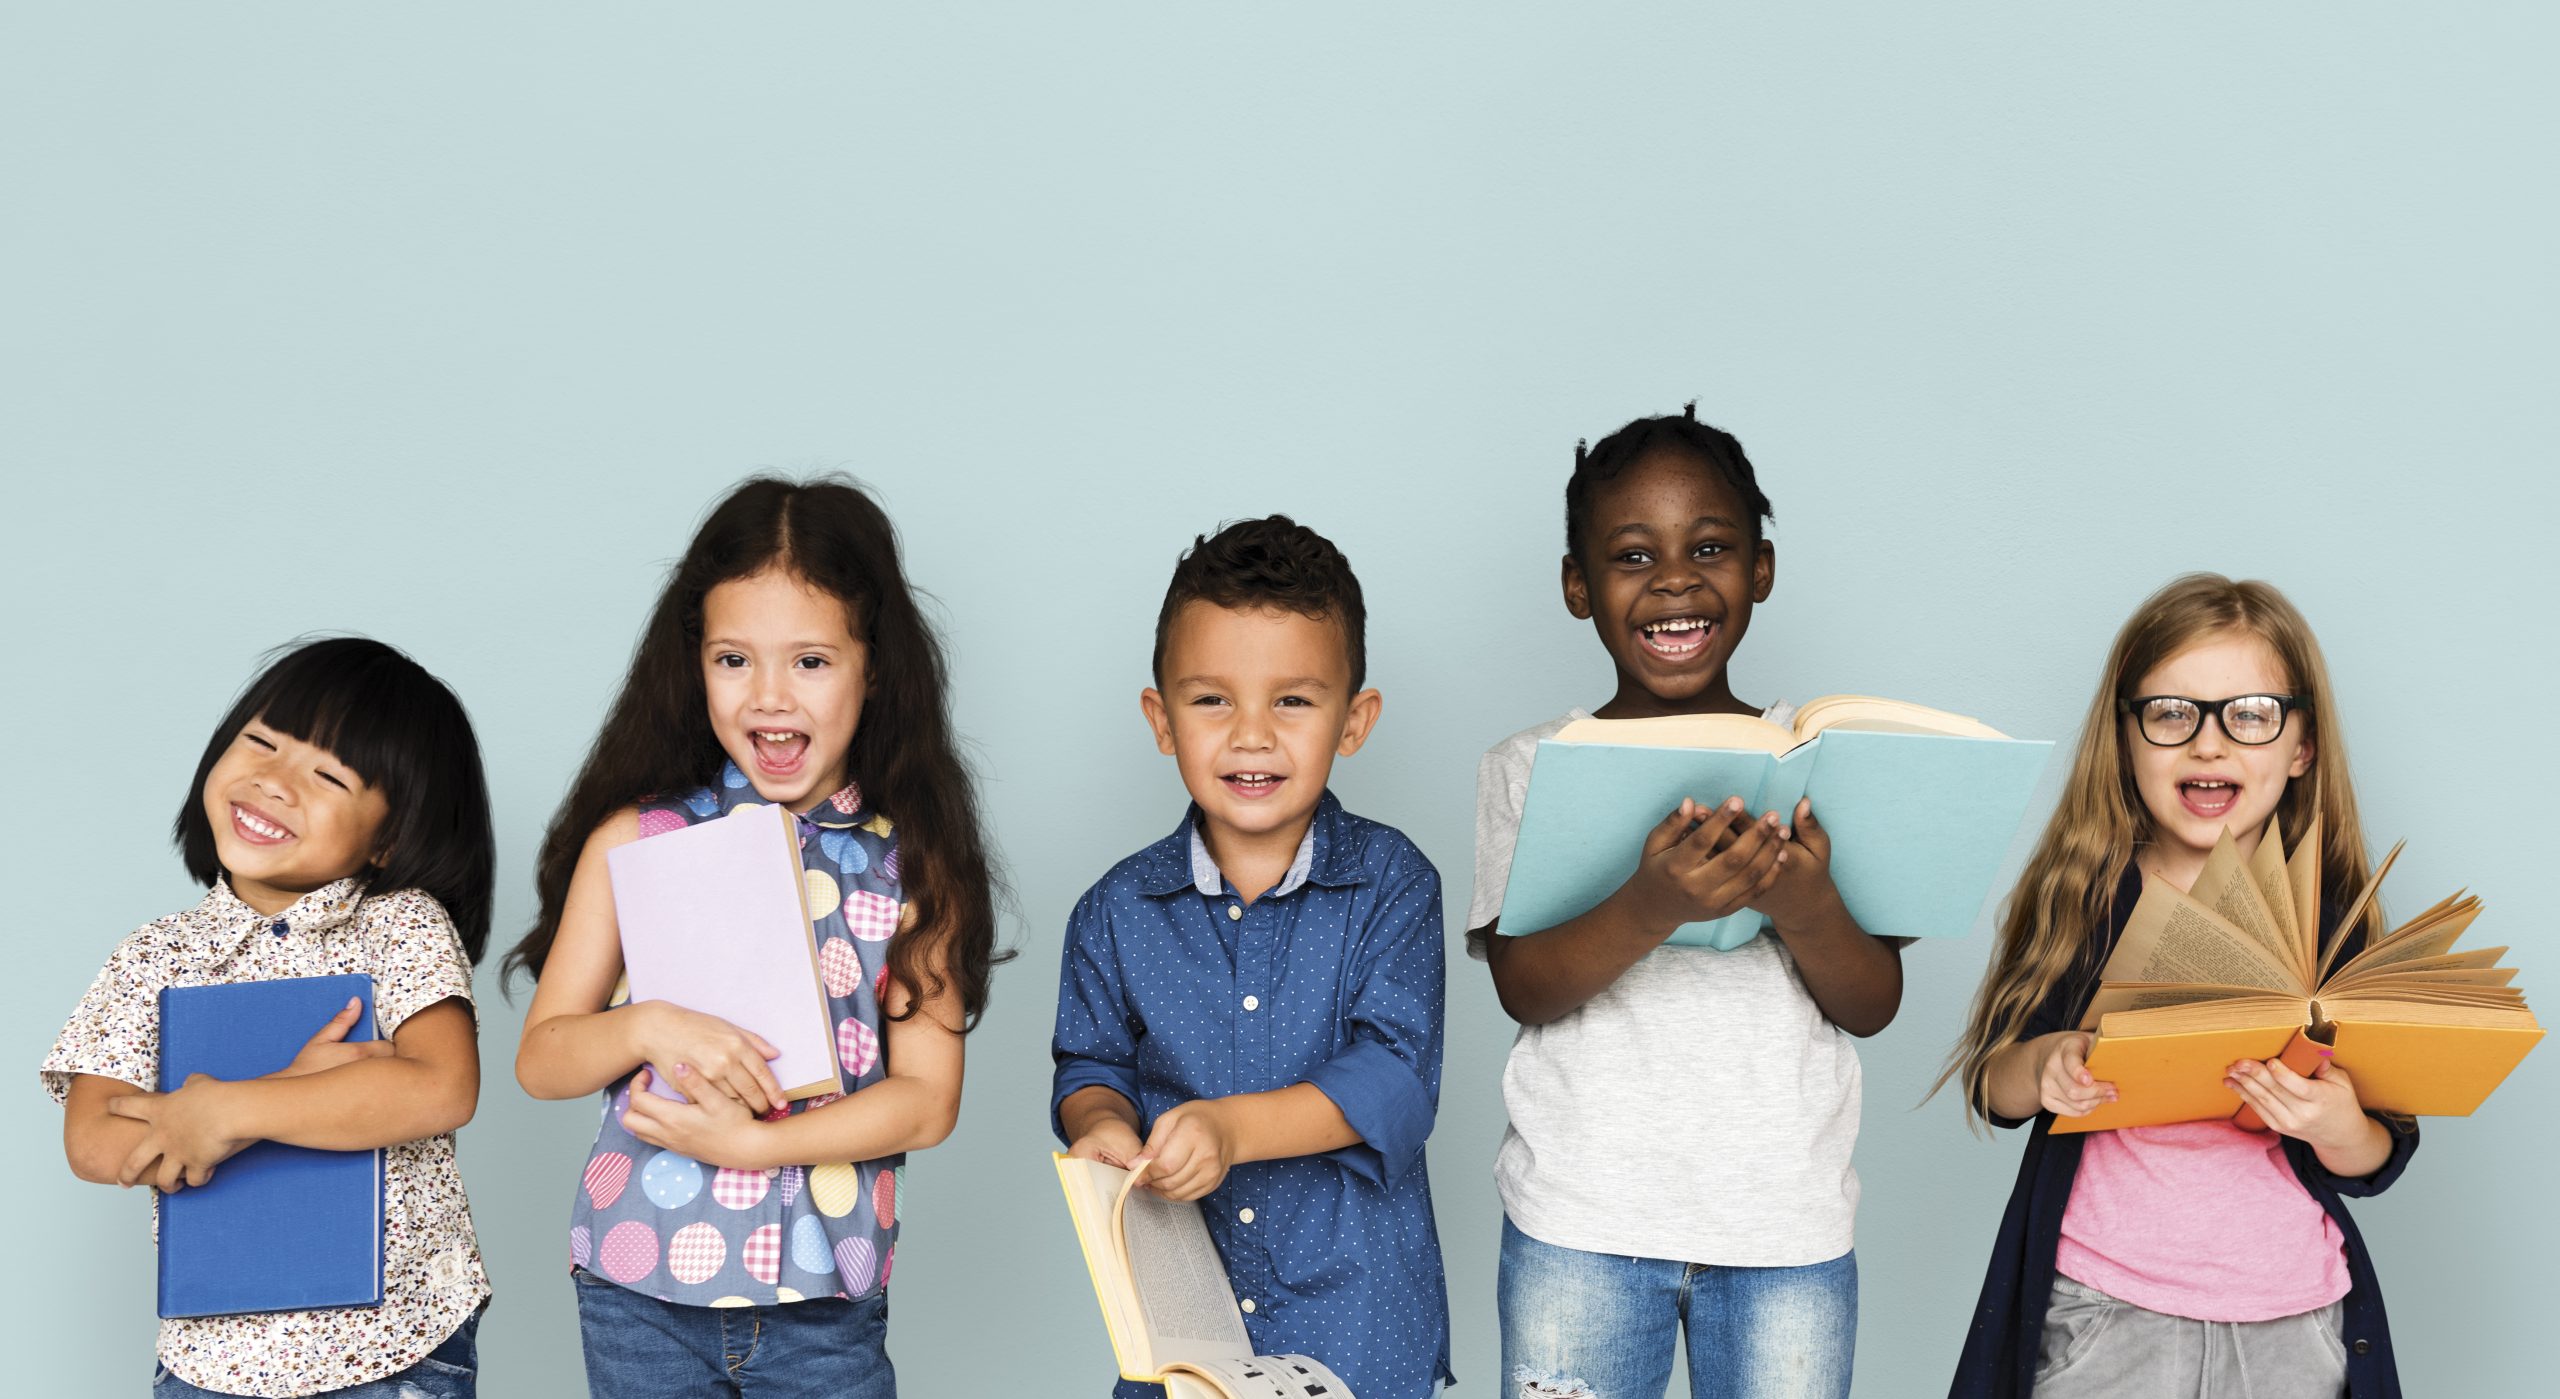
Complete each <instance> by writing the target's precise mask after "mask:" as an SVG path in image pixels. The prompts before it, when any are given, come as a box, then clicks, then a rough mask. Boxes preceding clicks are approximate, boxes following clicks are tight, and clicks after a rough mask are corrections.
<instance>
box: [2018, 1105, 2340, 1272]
mask: <svg viewBox="0 0 2560 1399" xmlns="http://www.w3.org/2000/svg"><path fill="white" fill-rule="evenodd" d="M2053 1262H2054V1267H2055V1268H2056V1269H2057V1270H2059V1271H2060V1272H2061V1273H2062V1275H2063V1276H2064V1277H2067V1278H2070V1279H2072V1280H2073V1281H2075V1282H2080V1283H2085V1284H2087V1285H2088V1286H2090V1287H2094V1288H2096V1289H2098V1290H2099V1291H2100V1292H2104V1293H2106V1294H2107V1295H2108V1296H2110V1297H2116V1298H2121V1299H2122V1300H2124V1301H2127V1302H2131V1303H2133V1304H2134V1305H2135V1306H2137V1307H2142V1308H2145V1309H2147V1310H2150V1311H2155V1312H2163V1313H2166V1314H2168V1315H2170V1316H2183V1317H2189V1318H2192V1319H2194V1320H2197V1321H2271V1320H2274V1319H2275V1318H2277V1317H2280V1316H2293V1315H2295V1314H2296V1313H2299V1312H2307V1311H2311V1310H2314V1309H2315V1308H2319V1307H2325V1306H2327V1305H2329V1304H2330V1303H2331V1302H2334V1301H2337V1300H2338V1299H2339V1298H2341V1297H2344V1296H2346V1295H2347V1286H2348V1281H2349V1279H2348V1277H2347V1255H2346V1250H2345V1248H2344V1246H2343V1241H2342V1240H2341V1239H2340V1237H2339V1234H2338V1224H2337V1221H2336V1220H2333V1219H2331V1218H2330V1217H2329V1212H2328V1211H2327V1210H2324V1209H2322V1208H2320V1202H2319V1201H2317V1200H2314V1199H2312V1198H2311V1192H2310V1191H2308V1190H2305V1189H2303V1188H2302V1181H2301V1180H2300V1179H2299V1178H2297V1177H2296V1176H2295V1175H2294V1173H2293V1167H2292V1166H2291V1165H2289V1164H2287V1163H2286V1161H2285V1159H2284V1138H2282V1137H2279V1136H2277V1135H2276V1134H2275V1133H2273V1132H2244V1131H2242V1130H2240V1129H2239V1128H2238V1127H2235V1126H2233V1125H2231V1124H2230V1123H2229V1122H2181V1123H2177V1124H2175V1125H2172V1126H2165V1127H2126V1128H2121V1129H2119V1130H2117V1131H2113V1132H2092V1133H2090V1134H2089V1138H2088V1144H2087V1146H2085V1147H2084V1148H2082V1151H2081V1156H2080V1172H2079V1174H2078V1175H2076V1176H2074V1177H2073V1178H2072V1181H2071V1202H2070V1203H2069V1204H2068V1205H2066V1206H2064V1207H2063V1211H2062V1243H2061V1246H2060V1248H2059V1249H2058V1250H2057V1251H2056V1252H2055V1254H2054V1260H2053Z"/></svg>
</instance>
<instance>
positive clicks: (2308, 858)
mask: <svg viewBox="0 0 2560 1399" xmlns="http://www.w3.org/2000/svg"><path fill="white" fill-rule="evenodd" d="M2320 840H2321V835H2320V813H2319V811H2318V810H2317V809H2316V808H2315V809H2314V810H2313V811H2312V813H2311V826H2310V829H2308V830H2305V831H2304V832H2303V833H2302V839H2301V840H2299V841H2297V842H2295V843H2294V847H2293V854H2292V855H2290V856H2288V857H2287V858H2286V860H2285V862H2284V878H2285V884H2286V886H2287V887H2288V888H2289V889H2290V890H2291V892H2292V894H2293V921H2294V923H2295V924H2296V925H2298V926H2300V927H2303V928H2306V929H2309V930H2310V936H2312V937H2314V938H2317V937H2319V936H2320Z"/></svg>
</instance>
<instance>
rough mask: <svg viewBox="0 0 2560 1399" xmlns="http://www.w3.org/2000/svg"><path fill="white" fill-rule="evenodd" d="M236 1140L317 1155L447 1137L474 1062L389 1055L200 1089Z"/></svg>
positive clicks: (475, 1091) (466, 1115) (463, 1103)
mask: <svg viewBox="0 0 2560 1399" xmlns="http://www.w3.org/2000/svg"><path fill="white" fill-rule="evenodd" d="M202 1087H204V1088H213V1089H217V1090H218V1091H219V1092H220V1093H221V1095H222V1100H223V1111H224V1116H225V1119H226V1120H227V1121H228V1122H230V1123H231V1124H232V1125H233V1130H234V1132H235V1134H236V1135H238V1136H240V1137H243V1138H247V1139H250V1140H255V1141H276V1142H284V1143H286V1144H288V1145H291V1146H308V1147H316V1148H318V1149H320V1150H322V1151H369V1150H371V1149H373V1148H375V1147H382V1146H395V1145H397V1144H399V1143H401V1142H413V1141H418V1140H420V1139H422V1138H426V1137H433V1136H438V1135H441V1134H443V1133H446V1132H450V1131H453V1130H455V1129H456V1128H459V1127H460V1126H462V1124H464V1123H466V1122H469V1121H470V1120H471V1114H472V1111H473V1109H474V1108H475V1107H477V1106H478V1101H479V1096H480V1073H479V1068H478V1066H477V1065H476V1064H473V1065H468V1066H457V1065H450V1064H441V1065H440V1064H433V1063H429V1062H427V1061H425V1060H421V1059H408V1058H402V1057H401V1056H399V1055H396V1054H395V1055H389V1056H386V1057H383V1058H380V1059H359V1060H357V1061H356V1062H354V1063H352V1064H341V1065H339V1066H338V1067H337V1068H334V1069H325V1070H323V1071H321V1072H319V1073H313V1074H301V1075H297V1076H296V1077H293V1078H257V1079H244V1080H241V1081H239V1082H234V1083H223V1084H207V1085H202Z"/></svg>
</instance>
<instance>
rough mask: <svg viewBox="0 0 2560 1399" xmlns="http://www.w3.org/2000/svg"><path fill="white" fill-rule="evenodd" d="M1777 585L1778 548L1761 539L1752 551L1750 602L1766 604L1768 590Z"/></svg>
mask: <svg viewBox="0 0 2560 1399" xmlns="http://www.w3.org/2000/svg"><path fill="white" fill-rule="evenodd" d="M1777 583H1778V546H1777V545H1775V544H1772V543H1770V542H1769V541H1768V540H1765V539H1763V540H1761V541H1760V543H1759V545H1758V546H1757V547H1756V548H1754V549H1753V550H1752V558H1751V600H1752V601H1753V602H1755V603H1760V602H1767V601H1768V600H1769V590H1770V589H1771V588H1773V587H1776V586H1777Z"/></svg>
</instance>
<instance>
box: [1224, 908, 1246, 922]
mask: <svg viewBox="0 0 2560 1399" xmlns="http://www.w3.org/2000/svg"><path fill="white" fill-rule="evenodd" d="M1242 917H1244V906H1243V905H1242V904H1229V905H1227V921H1228V922H1230V923H1233V922H1235V921H1236V920H1237V919H1240V918H1242Z"/></svg>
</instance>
